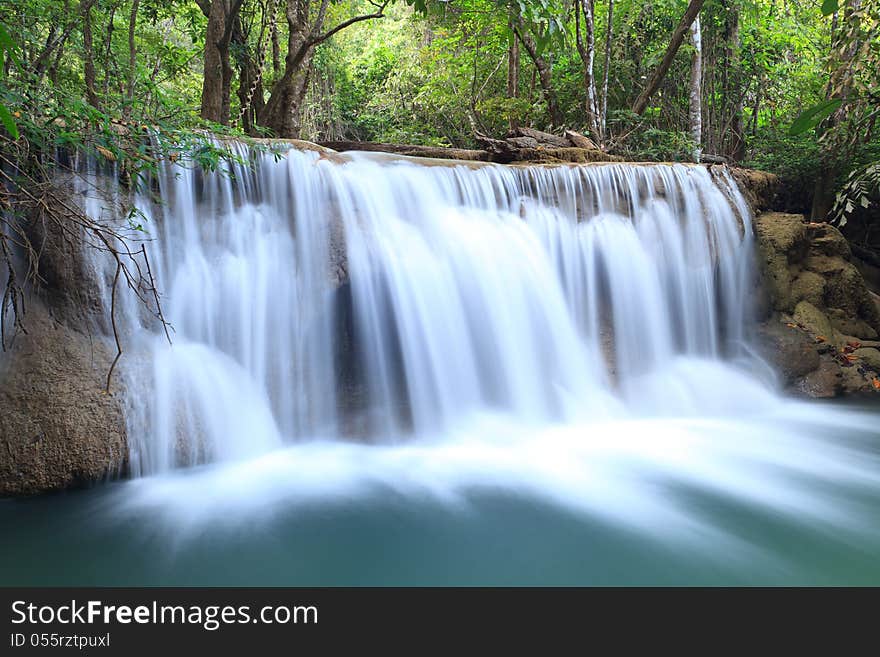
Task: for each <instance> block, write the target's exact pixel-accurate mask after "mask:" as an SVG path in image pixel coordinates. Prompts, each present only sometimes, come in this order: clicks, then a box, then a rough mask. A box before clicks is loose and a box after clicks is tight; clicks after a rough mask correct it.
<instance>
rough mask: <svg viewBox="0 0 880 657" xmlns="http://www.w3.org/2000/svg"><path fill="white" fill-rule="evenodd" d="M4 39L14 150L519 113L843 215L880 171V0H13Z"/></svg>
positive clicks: (340, 131)
mask: <svg viewBox="0 0 880 657" xmlns="http://www.w3.org/2000/svg"><path fill="white" fill-rule="evenodd" d="M0 49H2V51H0V55H2V60H0V72H2V77H0V119H2V125H3V130H2V131H0V133H2V153H3V157H4V158H5V159H6V160H7V164H12V163H15V164H21V163H22V161H23V160H26V159H28V158H30V159H31V160H34V159H37V160H40V161H41V162H45V158H46V157H49V156H48V155H47V153H50V152H52V150H53V147H56V146H62V147H64V146H79V145H83V146H86V147H87V148H90V149H92V150H93V151H96V152H98V153H100V154H101V155H102V156H104V157H106V158H112V159H115V160H120V161H122V162H123V163H125V164H127V165H128V166H129V167H131V168H132V169H137V168H141V167H145V166H147V167H148V166H149V165H150V158H149V157H148V156H147V155H146V151H145V150H144V149H145V147H144V146H143V143H142V142H143V140H142V139H140V138H137V139H132V134H133V132H132V128H134V127H137V128H138V129H139V130H143V129H151V130H153V131H154V133H155V132H159V133H166V134H169V135H173V138H172V139H169V140H167V141H166V143H174V144H175V145H176V146H179V147H181V148H191V145H192V143H193V141H194V140H198V139H199V135H201V134H202V131H203V130H204V129H209V130H211V131H213V132H219V133H227V134H238V135H252V136H275V137H294V138H302V139H308V140H312V141H318V142H326V141H341V140H348V141H379V142H396V143H411V144H424V145H434V146H455V147H465V148H466V147H470V146H473V145H474V144H475V140H478V139H479V138H480V137H481V136H484V137H486V136H488V137H491V136H499V135H503V134H504V133H505V132H506V131H508V130H509V129H512V128H517V127H523V126H525V127H534V128H538V129H541V130H545V131H551V132H556V133H560V132H561V131H562V130H564V129H571V130H575V131H578V132H579V133H581V134H583V135H586V136H588V137H589V138H590V139H591V140H592V141H593V142H594V143H595V144H596V145H597V147H598V148H600V149H602V150H604V151H606V152H609V153H614V154H617V155H620V156H623V157H625V158H627V159H633V160H694V159H697V160H699V159H703V160H706V161H710V162H712V161H724V162H732V163H740V164H744V165H747V166H752V167H756V168H762V169H767V170H770V171H774V172H777V173H779V174H781V175H782V176H783V178H784V180H785V181H786V182H787V183H788V185H787V190H788V198H787V200H786V204H787V205H788V206H789V207H790V208H791V209H792V210H797V211H802V212H808V213H810V212H811V213H812V215H813V217H814V218H817V219H820V218H826V217H828V218H831V219H833V220H835V221H837V222H839V223H845V222H846V221H847V220H848V219H850V218H851V215H858V216H859V217H860V222H858V223H860V224H865V225H867V224H866V222H868V218H869V217H870V216H873V213H872V212H867V213H866V212H864V211H863V210H864V208H870V207H871V206H872V204H874V203H875V202H876V200H877V194H878V187H880V166H878V165H877V162H878V160H880V134H878V131H877V130H876V129H875V126H876V123H877V117H878V114H880V2H878V0H824V1H822V2H820V1H819V0H815V1H812V2H806V3H804V2H795V1H793V0H705V1H703V0H689V1H685V0H655V1H651V2H631V1H630V0H515V1H511V0H398V1H397V2H395V1H393V0H384V1H382V2H378V1H374V0H311V1H310V0H213V1H212V0H162V1H159V0H12V1H10V2H6V3H4V4H3V6H2V8H0ZM219 156H222V154H220V155H219ZM217 157H218V154H217V153H214V152H212V151H211V149H206V150H205V153H204V159H205V163H206V164H208V165H210V164H211V163H212V161H214V160H216V158H217ZM41 158H42V159H41ZM866 217H867V218H866ZM852 223H855V222H852ZM863 237H865V241H866V242H867V241H868V238H867V237H866V236H864V235H863Z"/></svg>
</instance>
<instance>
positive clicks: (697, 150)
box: [688, 14, 703, 162]
mask: <svg viewBox="0 0 880 657" xmlns="http://www.w3.org/2000/svg"><path fill="white" fill-rule="evenodd" d="M691 44H692V45H693V47H694V54H693V55H692V56H691V82H690V93H689V94H688V98H689V101H690V103H689V107H688V118H689V123H690V126H689V128H690V134H691V139H692V140H693V142H694V162H699V161H700V156H701V155H702V151H703V102H702V99H703V39H702V36H701V33H700V16H699V14H698V15H697V17H696V18H695V19H694V22H693V23H691Z"/></svg>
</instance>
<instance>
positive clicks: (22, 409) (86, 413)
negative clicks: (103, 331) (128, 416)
mask: <svg viewBox="0 0 880 657" xmlns="http://www.w3.org/2000/svg"><path fill="white" fill-rule="evenodd" d="M27 330H28V333H27V334H22V335H18V336H17V337H16V339H15V342H14V345H13V347H12V348H11V349H10V351H9V352H7V353H6V354H5V355H4V356H3V360H2V362H0V408H2V409H3V412H2V413H0V442H2V443H3V446H2V448H0V496H9V495H25V494H33V493H38V492H44V491H49V490H60V489H64V488H70V487H72V486H80V485H85V484H89V483H92V482H95V481H99V480H101V479H105V478H108V477H112V476H118V475H120V474H122V473H124V472H125V471H126V469H127V465H128V447H127V443H126V432H125V422H124V419H123V415H122V408H121V404H120V401H119V399H120V397H119V396H118V395H116V394H110V395H108V394H106V393H105V392H104V385H105V378H106V375H107V371H108V368H109V367H110V363H111V361H112V359H113V356H114V355H115V352H114V351H113V350H112V348H111V347H110V346H109V345H108V343H107V341H106V339H105V338H101V337H99V336H88V335H85V334H83V333H80V332H78V331H75V330H73V329H71V328H69V327H68V326H66V325H65V324H61V323H59V322H57V321H56V320H54V319H53V318H51V317H50V316H49V313H48V311H47V310H46V309H45V308H44V307H43V306H42V304H41V303H40V302H38V301H36V300H34V301H32V302H31V304H30V306H29V310H28V315H27ZM114 383H117V384H118V377H117V378H116V379H114Z"/></svg>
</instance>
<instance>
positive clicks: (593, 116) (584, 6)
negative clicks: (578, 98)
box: [575, 0, 601, 140]
mask: <svg viewBox="0 0 880 657" xmlns="http://www.w3.org/2000/svg"><path fill="white" fill-rule="evenodd" d="M581 16H583V19H584V31H585V32H586V37H587V38H586V42H585V41H584V35H583V34H582V33H581V20H580V19H581ZM575 41H576V42H577V49H578V54H579V55H580V57H581V62H582V64H583V66H584V91H585V93H586V101H585V109H586V113H587V127H588V129H589V131H590V134H591V136H592V137H593V138H594V139H597V140H600V139H601V138H600V135H599V111H598V108H597V106H596V78H595V77H594V76H593V65H594V63H595V61H596V27H595V21H594V19H593V0H575Z"/></svg>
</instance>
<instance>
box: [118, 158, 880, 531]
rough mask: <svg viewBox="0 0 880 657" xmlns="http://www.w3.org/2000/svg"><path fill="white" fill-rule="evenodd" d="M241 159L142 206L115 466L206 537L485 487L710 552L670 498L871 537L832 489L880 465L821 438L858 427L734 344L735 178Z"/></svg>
mask: <svg viewBox="0 0 880 657" xmlns="http://www.w3.org/2000/svg"><path fill="white" fill-rule="evenodd" d="M241 154H242V155H243V156H244V157H251V156H250V155H249V154H247V153H246V152H244V151H241ZM253 160H254V162H255V165H254V166H253V168H249V167H244V166H234V167H231V171H230V172H231V173H232V176H233V179H230V178H229V177H228V176H221V175H219V174H203V173H202V172H200V171H197V170H195V169H193V168H187V167H181V166H178V165H171V164H169V165H167V166H166V167H165V168H164V169H163V171H162V175H161V176H160V179H159V181H158V184H159V188H160V190H161V196H162V198H163V199H164V205H163V206H157V205H155V204H149V203H146V202H142V204H141V207H142V210H143V212H144V214H145V216H146V221H145V226H146V228H147V230H148V231H149V233H150V236H151V237H153V238H154V241H153V242H152V243H151V244H150V245H149V249H150V253H151V254H152V259H153V261H152V264H153V267H154V270H155V272H154V273H155V275H156V279H157V282H158V285H159V287H160V289H161V290H162V291H163V298H162V302H163V305H164V311H165V315H166V317H167V319H168V320H169V321H170V322H171V324H172V325H173V328H174V331H173V333H172V340H173V345H169V344H168V342H167V340H166V339H165V337H164V335H163V333H162V332H161V330H159V328H158V327H157V326H156V325H155V322H152V323H150V322H146V321H145V320H144V319H143V317H142V315H143V313H142V312H139V310H138V306H137V304H136V303H135V302H134V301H133V300H132V299H129V300H128V301H127V302H126V304H127V305H126V306H125V308H124V313H123V314H124V315H125V316H126V319H125V320H124V321H123V324H124V325H125V326H126V327H127V328H126V335H127V337H128V339H129V340H130V343H129V349H128V350H127V354H128V355H127V356H126V357H125V358H126V359H127V362H126V365H125V368H124V374H125V376H126V380H127V390H128V405H129V410H128V423H129V441H130V446H131V452H132V453H131V457H132V467H133V470H134V472H135V474H137V475H152V476H150V477H147V478H145V479H141V480H140V481H138V482H134V483H133V484H132V485H131V486H129V488H128V490H129V491H130V495H129V497H128V501H129V502H130V503H132V504H136V505H139V504H144V505H146V506H148V507H149V508H151V509H154V508H156V507H157V506H158V507H159V508H161V509H163V510H164V511H165V512H167V513H170V514H171V515H173V516H180V517H182V518H184V519H186V520H188V521H192V520H193V519H195V518H199V517H201V518H211V519H212V522H217V520H218V519H219V518H220V517H223V516H224V514H226V513H227V512H232V511H235V513H233V514H232V515H230V516H227V517H228V518H230V519H232V518H241V517H242V516H243V515H249V516H253V515H258V514H260V513H261V512H262V513H271V510H272V509H273V508H276V507H278V506H279V505H292V504H295V503H297V502H303V501H307V500H314V499H316V498H318V499H325V500H326V499H347V500H350V499H353V498H356V497H357V496H358V495H360V494H362V493H363V491H365V490H373V489H375V488H376V487H377V486H378V487H380V488H383V487H384V488H390V489H392V490H397V491H400V492H401V493H404V494H407V495H415V496H418V495H424V494H429V495H431V496H435V497H438V498H440V499H443V500H446V501H448V502H450V503H457V502H458V501H460V499H461V498H460V493H462V491H464V490H467V489H469V488H474V487H490V488H501V489H505V490H507V489H510V490H517V491H519V492H525V493H528V494H534V495H538V496H543V497H546V498H549V499H551V500H554V501H556V502H559V503H561V504H565V505H568V506H574V507H577V508H579V509H582V510H587V511H589V512H590V513H595V514H599V515H602V516H604V517H607V518H609V519H612V520H614V521H618V522H623V523H627V524H635V525H638V526H640V527H641V528H643V529H647V528H650V529H652V530H653V531H655V532H657V533H659V534H662V535H668V534H689V535H691V536H697V537H703V538H704V539H705V538H706V537H710V536H715V535H716V533H717V530H716V528H714V527H712V526H711V525H710V524H706V523H705V522H701V521H699V520H697V519H696V518H695V517H694V516H693V515H692V514H690V513H688V512H687V511H686V510H685V509H683V508H681V507H680V505H679V504H678V503H677V502H676V501H675V500H673V498H672V497H671V496H669V495H667V494H666V493H665V492H664V490H665V488H664V486H666V485H672V484H673V483H674V484H675V485H678V486H694V487H698V488H700V489H702V490H705V491H713V492H714V493H717V494H722V495H725V496H730V497H731V498H734V499H737V500H739V501H741V502H743V503H746V504H749V505H759V506H766V507H768V508H772V509H774V510H775V511H776V512H778V513H781V514H783V515H785V516H787V517H790V518H798V519H800V520H805V521H808V522H815V523H819V524H820V525H822V526H823V527H829V528H835V530H839V529H841V528H845V529H850V530H854V531H855V530H858V531H862V532H865V531H867V532H869V533H870V532H873V530H872V529H871V527H870V522H869V521H868V520H866V519H865V518H864V512H863V510H861V511H860V510H858V509H855V508H850V505H849V503H848V502H846V501H845V500H844V499H843V498H842V497H841V496H840V491H839V490H837V489H836V488H834V487H835V486H842V487H845V488H846V487H850V488H852V489H856V490H862V489H865V490H871V491H874V492H876V491H877V490H878V488H880V465H878V459H877V455H876V453H866V452H864V451H862V450H861V449H855V448H853V449H850V448H847V447H846V446H844V445H835V444H834V443H833V442H832V441H831V440H830V439H831V438H833V437H834V433H835V430H836V429H835V427H836V428H841V427H845V429H844V431H846V432H849V433H859V432H862V433H864V432H868V433H870V432H871V431H872V427H873V425H872V424H871V420H870V419H869V418H868V417H866V416H863V415H860V414H855V413H852V412H848V411H846V412H845V411H836V410H831V409H825V408H821V409H820V408H817V407H815V406H811V405H807V404H801V403H794V402H790V401H786V400H784V399H782V398H780V397H779V396H778V395H777V393H776V392H775V391H774V389H773V385H772V384H773V376H772V373H770V372H769V371H768V369H767V367H766V365H765V364H763V363H762V362H761V361H760V360H759V359H757V358H754V357H752V356H751V355H750V349H749V327H750V324H751V318H750V311H749V310H750V299H751V297H752V295H753V282H752V278H751V277H752V262H751V256H752V251H753V244H752V232H751V218H750V216H749V212H748V209H747V207H746V205H745V203H744V202H743V199H742V197H741V196H740V194H739V193H738V191H737V190H736V188H735V185H734V184H733V183H732V181H731V180H730V179H729V178H727V177H724V176H722V177H719V178H713V177H712V176H710V174H709V172H708V171H707V170H706V169H705V168H702V167H690V166H682V165H674V166H667V165H644V166H638V165H595V166H582V167H568V166H564V167H532V168H512V167H498V166H464V165H458V166H446V165H442V166H438V165H436V164H434V165H430V166H429V165H428V164H426V163H422V162H417V161H412V160H406V159H400V158H388V157H383V156H374V155H366V154H350V155H346V156H345V157H342V158H336V157H334V158H328V157H321V156H318V155H317V154H315V153H304V152H296V151H292V152H290V153H289V154H287V155H286V156H284V157H281V158H280V159H277V160H276V158H275V157H273V156H272V155H257V156H253ZM346 272H347V278H346ZM340 280H348V281H350V282H349V283H348V284H346V285H343V286H342V287H340V286H339V282H340ZM107 294H108V295H109V292H108V293H107ZM206 463H210V464H215V465H214V467H212V468H207V469H204V468H203V469H200V470H196V471H192V473H191V474H185V470H182V469H183V468H185V467H186V466H193V465H199V464H206ZM221 464H222V465H221ZM658 482H665V483H664V484H663V486H660V485H659V483H658ZM832 489H833V490H832ZM848 489H849V488H848Z"/></svg>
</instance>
